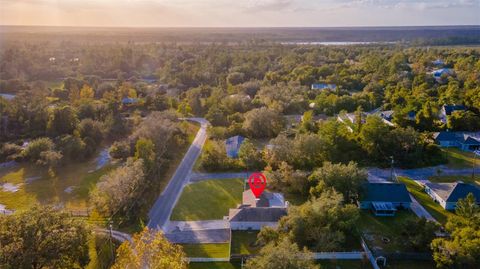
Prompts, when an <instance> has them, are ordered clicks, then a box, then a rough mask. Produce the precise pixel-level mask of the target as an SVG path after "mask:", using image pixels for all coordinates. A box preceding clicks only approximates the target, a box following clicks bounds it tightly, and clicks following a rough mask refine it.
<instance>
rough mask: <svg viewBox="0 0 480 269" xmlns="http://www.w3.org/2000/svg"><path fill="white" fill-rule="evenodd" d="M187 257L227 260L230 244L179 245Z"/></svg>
mask: <svg viewBox="0 0 480 269" xmlns="http://www.w3.org/2000/svg"><path fill="white" fill-rule="evenodd" d="M180 245H181V246H182V247H183V251H184V252H185V254H186V255H187V257H196V258H229V257H230V243H220V244H180Z"/></svg>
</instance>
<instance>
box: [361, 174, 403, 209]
mask: <svg viewBox="0 0 480 269" xmlns="http://www.w3.org/2000/svg"><path fill="white" fill-rule="evenodd" d="M362 194H363V195H362V196H363V197H362V198H361V199H360V202H359V207H360V209H370V210H372V211H373V213H374V214H375V216H395V212H397V210H399V209H409V208H410V206H411V203H412V199H411V198H410V194H409V193H408V191H407V187H406V186H405V184H402V183H390V182H385V183H366V184H364V185H363V193H362Z"/></svg>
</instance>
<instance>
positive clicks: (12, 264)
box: [0, 206, 90, 269]
mask: <svg viewBox="0 0 480 269" xmlns="http://www.w3.org/2000/svg"><path fill="white" fill-rule="evenodd" d="M89 234H90V231H89V229H88V225H86V224H85V223H83V222H82V221H80V220H78V219H74V218H70V217H68V214H66V213H61V212H57V211H55V210H54V209H53V208H51V207H39V206H34V207H32V208H30V209H28V210H26V211H18V212H16V213H15V214H13V215H7V216H2V217H0V246H1V247H0V267H1V268H22V269H23V268H25V269H26V268H33V269H40V268H45V269H47V268H81V267H84V266H85V265H87V263H88V261H89V257H88V237H89Z"/></svg>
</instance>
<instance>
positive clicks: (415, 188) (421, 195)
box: [398, 177, 453, 225]
mask: <svg viewBox="0 0 480 269" xmlns="http://www.w3.org/2000/svg"><path fill="white" fill-rule="evenodd" d="M398 179H399V180H400V182H403V183H405V185H407V189H408V191H409V192H410V193H411V194H412V195H413V196H414V197H415V199H416V200H417V201H418V202H419V203H420V204H421V205H422V206H423V207H424V208H425V209H426V210H427V211H428V212H429V213H430V214H431V215H432V216H433V217H434V218H435V219H436V220H437V221H438V222H440V223H441V224H442V225H444V224H445V223H446V222H447V218H448V216H451V215H453V213H452V212H449V211H447V210H445V209H443V208H442V207H441V206H440V205H439V204H437V203H435V202H434V201H433V200H432V198H431V197H430V196H428V194H427V193H425V191H423V187H422V186H420V185H418V184H417V183H415V182H414V181H413V180H411V179H409V178H406V177H398Z"/></svg>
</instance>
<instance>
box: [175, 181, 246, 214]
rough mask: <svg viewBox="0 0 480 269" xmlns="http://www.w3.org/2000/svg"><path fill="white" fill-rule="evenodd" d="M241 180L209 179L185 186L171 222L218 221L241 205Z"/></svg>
mask: <svg viewBox="0 0 480 269" xmlns="http://www.w3.org/2000/svg"><path fill="white" fill-rule="evenodd" d="M242 192H243V179H241V178H238V179H211V180H205V181H201V182H197V183H192V184H189V185H187V186H185V188H184V190H183V192H182V195H181V197H180V199H179V200H178V202H177V205H176V206H175V208H174V209H173V213H172V216H171V217H170V219H171V220H174V221H176V220H186V221H193V220H218V219H223V217H224V216H227V215H228V210H229V209H230V208H236V207H237V205H238V204H241V203H242Z"/></svg>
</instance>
